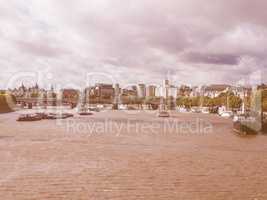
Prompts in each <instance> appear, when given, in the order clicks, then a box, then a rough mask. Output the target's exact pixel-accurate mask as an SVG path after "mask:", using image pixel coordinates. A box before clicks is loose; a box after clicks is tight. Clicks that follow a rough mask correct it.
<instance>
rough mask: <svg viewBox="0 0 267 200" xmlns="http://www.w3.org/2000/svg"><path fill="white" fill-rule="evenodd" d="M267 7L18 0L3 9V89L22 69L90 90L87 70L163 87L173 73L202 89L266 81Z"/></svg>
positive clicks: (245, 1)
mask: <svg viewBox="0 0 267 200" xmlns="http://www.w3.org/2000/svg"><path fill="white" fill-rule="evenodd" d="M266 6H267V3H266V2H265V1H260V0H256V1H253V2H251V1H248V0H242V1H241V0H237V1H234V2H225V1H223V0H218V1H216V2H214V1H210V0H206V1H204V0H201V1H197V2H196V1H193V0H189V1H188V0H187V1H186V0H182V1H174V0H167V1H164V2H162V1H159V0H154V1H152V0H144V1H135V2H130V3H129V2H127V3H126V2H123V3H122V2H120V1H116V0H115V1H112V2H111V1H107V0H93V1H90V2H87V1H82V0H80V1H75V2H74V1H64V2H63V1H57V2H55V1H52V0H47V1H42V2H37V1H33V0H29V1H20V0H11V1H10V3H9V4H1V6H0V13H1V14H0V43H1V44H2V48H1V50H0V69H1V74H0V88H6V85H7V83H8V82H9V80H10V78H12V77H13V76H14V74H17V73H22V72H33V73H40V74H41V76H43V77H44V78H43V81H44V82H45V83H44V85H48V83H46V81H47V82H49V83H51V84H54V85H57V84H60V85H66V83H69V82H71V84H73V85H77V86H82V85H84V80H85V79H86V76H85V75H86V74H87V73H99V74H101V73H103V74H108V75H110V76H112V78H113V79H114V80H117V82H121V83H122V84H129V83H139V82H142V83H145V84H150V83H151V84H153V83H155V84H160V83H161V81H162V79H164V77H166V76H170V77H171V78H170V79H172V80H173V81H176V82H177V83H179V84H191V85H201V84H220V83H226V84H233V83H237V82H239V81H240V80H243V79H246V78H247V77H248V76H251V74H253V73H258V72H260V73H262V80H261V82H265V83H266V78H265V77H264V74H266V57H265V52H266V48H267V39H266V38H267V37H266V36H267V26H266V24H267V23H266V19H267V16H266V14H265V13H266V12H265V10H264V8H266ZM251 7H253V8H254V9H250V8H251ZM148 10H149V12H148ZM47 76H48V77H49V80H47ZM98 82H103V81H101V80H99V81H98ZM177 83H175V84H177Z"/></svg>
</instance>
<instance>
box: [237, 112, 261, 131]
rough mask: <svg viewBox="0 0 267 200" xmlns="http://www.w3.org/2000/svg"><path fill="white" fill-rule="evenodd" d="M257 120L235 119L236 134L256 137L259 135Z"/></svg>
mask: <svg viewBox="0 0 267 200" xmlns="http://www.w3.org/2000/svg"><path fill="white" fill-rule="evenodd" d="M254 125H255V119H253V118H246V117H243V116H241V117H236V116H235V117H234V122H233V129H234V131H235V132H236V133H238V134H242V135H256V134H258V133H259V130H257V129H256V128H255V127H254Z"/></svg>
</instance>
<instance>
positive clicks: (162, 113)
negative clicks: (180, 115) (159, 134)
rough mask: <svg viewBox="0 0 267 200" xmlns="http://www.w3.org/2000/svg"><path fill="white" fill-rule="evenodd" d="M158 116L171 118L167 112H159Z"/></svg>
mask: <svg viewBox="0 0 267 200" xmlns="http://www.w3.org/2000/svg"><path fill="white" fill-rule="evenodd" d="M157 116H158V117H170V114H169V112H167V111H160V112H158V114H157Z"/></svg>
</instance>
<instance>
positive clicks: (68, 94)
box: [61, 89, 80, 104]
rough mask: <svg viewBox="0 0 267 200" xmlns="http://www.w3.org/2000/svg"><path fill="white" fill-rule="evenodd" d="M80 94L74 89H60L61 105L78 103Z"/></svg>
mask: <svg viewBox="0 0 267 200" xmlns="http://www.w3.org/2000/svg"><path fill="white" fill-rule="evenodd" d="M79 96H80V92H79V90H75V89H62V90H61V100H62V102H63V103H75V104H77V103H78V101H79Z"/></svg>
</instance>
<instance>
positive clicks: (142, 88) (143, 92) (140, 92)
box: [137, 84, 146, 98]
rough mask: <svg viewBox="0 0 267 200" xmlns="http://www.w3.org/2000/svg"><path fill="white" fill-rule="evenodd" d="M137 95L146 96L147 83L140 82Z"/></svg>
mask: <svg viewBox="0 0 267 200" xmlns="http://www.w3.org/2000/svg"><path fill="white" fill-rule="evenodd" d="M137 96H138V97H139V98H144V97H146V85H145V84H138V86H137Z"/></svg>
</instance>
